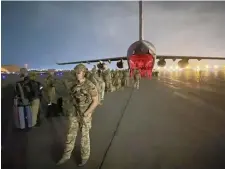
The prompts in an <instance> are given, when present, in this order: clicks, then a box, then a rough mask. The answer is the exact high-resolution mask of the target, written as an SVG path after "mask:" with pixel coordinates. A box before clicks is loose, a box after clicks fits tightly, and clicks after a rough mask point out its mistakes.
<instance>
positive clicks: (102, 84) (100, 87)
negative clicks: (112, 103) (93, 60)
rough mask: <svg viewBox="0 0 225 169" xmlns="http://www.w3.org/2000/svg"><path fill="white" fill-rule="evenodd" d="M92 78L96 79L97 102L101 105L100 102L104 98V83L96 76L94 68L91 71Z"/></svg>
mask: <svg viewBox="0 0 225 169" xmlns="http://www.w3.org/2000/svg"><path fill="white" fill-rule="evenodd" d="M92 77H93V78H94V79H96V80H97V82H98V84H99V101H100V104H102V101H103V100H104V97H105V82H104V80H103V79H102V78H101V77H100V76H98V72H97V69H96V67H94V68H93V69H92Z"/></svg>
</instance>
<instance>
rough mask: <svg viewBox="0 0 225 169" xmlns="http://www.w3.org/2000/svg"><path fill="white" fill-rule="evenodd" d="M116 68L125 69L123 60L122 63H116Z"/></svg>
mask: <svg viewBox="0 0 225 169" xmlns="http://www.w3.org/2000/svg"><path fill="white" fill-rule="evenodd" d="M116 66H117V67H118V68H119V69H122V68H123V61H122V60H121V61H118V62H117V63H116Z"/></svg>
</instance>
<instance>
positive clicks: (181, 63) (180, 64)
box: [178, 59, 189, 68]
mask: <svg viewBox="0 0 225 169" xmlns="http://www.w3.org/2000/svg"><path fill="white" fill-rule="evenodd" d="M188 64H189V63H188V60H187V59H183V60H180V61H179V62H178V66H179V67H180V68H185V67H187V66H188Z"/></svg>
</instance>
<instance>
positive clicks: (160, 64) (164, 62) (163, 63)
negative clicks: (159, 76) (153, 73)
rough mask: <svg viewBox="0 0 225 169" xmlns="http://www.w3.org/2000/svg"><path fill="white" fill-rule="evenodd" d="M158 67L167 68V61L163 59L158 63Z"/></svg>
mask: <svg viewBox="0 0 225 169" xmlns="http://www.w3.org/2000/svg"><path fill="white" fill-rule="evenodd" d="M157 65H158V66H159V67H164V66H166V61H165V60H164V59H163V60H159V61H158V62H157Z"/></svg>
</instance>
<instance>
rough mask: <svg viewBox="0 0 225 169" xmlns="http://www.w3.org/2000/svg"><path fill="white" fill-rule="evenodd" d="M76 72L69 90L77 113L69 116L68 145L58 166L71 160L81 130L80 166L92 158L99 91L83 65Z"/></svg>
mask: <svg viewBox="0 0 225 169" xmlns="http://www.w3.org/2000/svg"><path fill="white" fill-rule="evenodd" d="M75 72H76V79H77V80H76V81H75V82H74V84H73V85H72V87H71V88H70V90H69V91H70V92H69V93H70V95H71V98H72V102H73V105H74V111H75V112H74V115H71V116H69V121H70V124H69V131H68V134H67V139H66V145H65V149H64V153H63V156H62V158H61V160H60V161H59V162H58V165H59V164H62V163H64V162H65V161H67V160H68V159H70V156H71V153H72V151H73V149H74V144H75V140H76V136H77V133H78V130H79V129H80V130H81V159H82V161H81V163H80V164H79V166H83V165H85V164H86V162H87V161H88V159H89V156H90V138H89V130H90V129H91V121H92V114H93V112H94V110H95V108H96V107H97V106H98V91H97V88H96V86H95V85H94V84H93V83H92V82H91V81H89V80H88V79H86V78H85V73H86V67H85V66H84V65H83V64H79V65H77V66H76V67H75Z"/></svg>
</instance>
